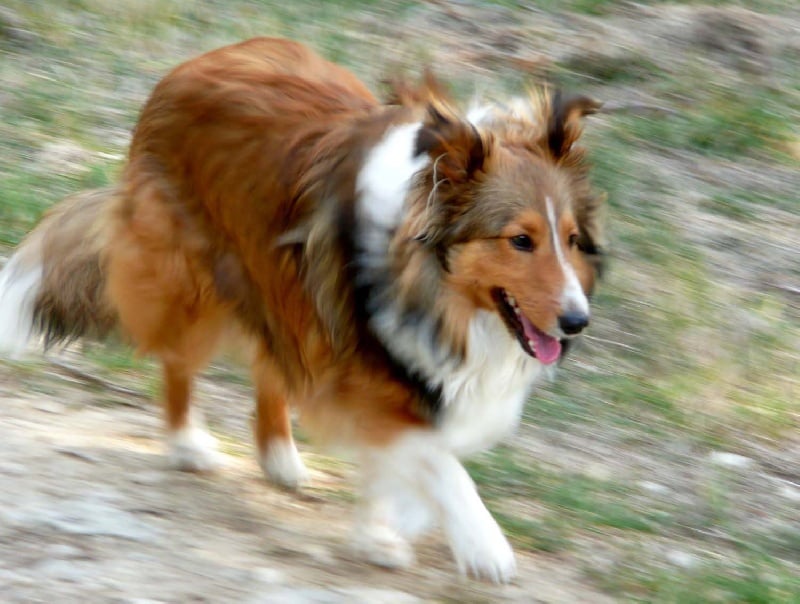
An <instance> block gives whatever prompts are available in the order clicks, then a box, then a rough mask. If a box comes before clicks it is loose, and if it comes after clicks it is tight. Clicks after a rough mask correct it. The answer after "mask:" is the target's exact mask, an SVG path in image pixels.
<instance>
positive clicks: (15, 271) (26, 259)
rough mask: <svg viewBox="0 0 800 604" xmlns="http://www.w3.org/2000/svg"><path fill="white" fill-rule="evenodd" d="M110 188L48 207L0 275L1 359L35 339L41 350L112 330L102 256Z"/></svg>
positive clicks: (113, 197)
mask: <svg viewBox="0 0 800 604" xmlns="http://www.w3.org/2000/svg"><path fill="white" fill-rule="evenodd" d="M119 199H120V194H119V192H118V190H117V189H116V188H105V189H95V190H91V191H85V192H82V193H78V194H76V195H72V196H70V197H68V198H66V199H65V200H64V201H62V202H61V203H59V204H57V205H56V206H54V207H53V208H52V209H51V210H50V211H49V212H48V213H47V214H46V215H45V217H44V218H43V219H42V221H41V222H40V223H39V224H38V225H37V226H36V228H35V229H34V230H33V231H31V232H30V233H29V234H28V236H27V237H26V238H25V240H24V241H23V242H22V243H21V244H20V246H19V247H18V248H17V249H16V251H15V252H14V254H13V255H12V256H11V258H10V259H9V261H8V262H7V263H6V265H5V267H3V270H2V271H0V353H3V354H11V355H17V354H19V353H21V352H22V351H23V350H24V348H25V346H26V344H27V343H28V341H29V340H30V338H31V337H32V336H33V335H35V334H41V335H42V336H43V337H44V343H45V346H46V347H47V346H50V345H52V344H54V343H57V342H60V341H64V340H71V339H73V338H77V337H81V336H89V337H103V336H105V335H106V334H107V333H108V332H109V331H111V330H112V329H113V328H114V326H115V324H116V316H115V313H114V310H113V308H111V306H110V305H109V304H108V302H107V301H106V297H105V293H104V292H105V272H104V270H103V263H104V261H103V255H104V254H103V250H104V248H105V245H106V241H107V237H108V227H109V224H110V214H111V211H112V210H113V208H114V206H115V205H116V203H117V202H118V201H119Z"/></svg>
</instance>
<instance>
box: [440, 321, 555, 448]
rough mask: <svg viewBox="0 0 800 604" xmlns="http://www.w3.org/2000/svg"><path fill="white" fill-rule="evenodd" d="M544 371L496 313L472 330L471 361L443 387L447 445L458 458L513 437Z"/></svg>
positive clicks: (442, 422)
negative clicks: (537, 381)
mask: <svg viewBox="0 0 800 604" xmlns="http://www.w3.org/2000/svg"><path fill="white" fill-rule="evenodd" d="M541 372H542V365H541V364H540V363H539V362H538V361H537V360H536V359H533V358H531V357H530V356H528V355H527V354H525V352H524V351H523V350H522V348H521V347H520V345H519V344H518V343H517V342H516V340H514V338H513V337H512V336H511V335H510V334H509V333H508V330H507V329H506V327H505V326H504V325H503V323H502V320H501V319H500V317H498V316H497V315H496V314H494V313H489V312H484V311H482V312H479V313H478V314H477V315H476V316H475V318H474V319H473V320H472V323H471V324H470V334H469V342H468V353H467V359H466V360H465V362H464V363H463V364H461V365H460V366H459V367H458V368H457V369H454V370H451V371H448V372H447V375H446V376H445V378H444V380H443V381H442V387H443V395H444V399H445V409H444V410H443V412H442V416H441V418H440V423H439V434H440V437H441V438H442V439H444V445H445V446H446V447H447V448H448V449H449V450H450V451H452V452H453V453H455V454H456V455H458V456H464V455H469V454H472V453H475V452H477V451H480V450H482V449H486V448H488V447H491V446H492V445H494V444H495V443H497V442H498V441H499V440H500V439H501V438H503V437H504V436H506V435H507V434H509V433H510V432H511V431H513V430H514V429H515V428H516V426H517V424H518V423H519V419H520V416H521V414H522V407H523V405H524V403H525V399H526V397H527V396H528V394H529V392H530V390H531V387H532V386H533V383H534V382H535V381H536V379H537V378H538V377H539V375H540V374H541Z"/></svg>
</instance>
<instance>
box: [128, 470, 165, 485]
mask: <svg viewBox="0 0 800 604" xmlns="http://www.w3.org/2000/svg"><path fill="white" fill-rule="evenodd" d="M130 479H131V482H133V483H135V484H140V485H143V486H152V485H156V484H161V483H163V482H164V472H156V471H150V472H137V473H135V474H131V476H130Z"/></svg>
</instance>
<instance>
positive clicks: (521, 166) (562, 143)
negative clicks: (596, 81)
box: [412, 93, 603, 364]
mask: <svg viewBox="0 0 800 604" xmlns="http://www.w3.org/2000/svg"><path fill="white" fill-rule="evenodd" d="M598 106H599V105H598V104H597V103H596V102H594V101H592V100H590V99H587V98H585V97H573V98H562V97H561V96H559V95H554V96H551V95H549V94H547V93H537V94H532V95H531V97H530V99H527V100H525V101H524V102H520V103H518V105H516V106H514V107H511V108H509V107H504V108H497V107H492V108H488V109H482V110H476V111H475V112H473V113H471V114H470V116H469V118H468V119H464V118H460V117H458V116H457V114H456V113H455V112H453V111H451V110H450V109H449V108H448V107H447V105H446V104H439V105H437V104H436V103H429V104H428V109H427V118H426V119H425V121H424V124H423V127H422V128H421V129H420V131H419V133H418V136H417V141H416V144H417V152H418V153H425V154H428V156H429V159H430V162H429V168H428V169H427V170H426V171H425V172H424V175H423V179H422V182H421V184H420V186H419V189H418V195H417V200H418V201H417V212H416V213H414V214H415V219H414V220H413V221H412V224H413V229H414V230H415V231H416V234H415V235H414V236H415V238H416V241H417V242H418V243H419V244H420V245H421V246H422V247H423V248H424V249H425V250H426V251H427V252H428V253H430V254H431V255H433V256H435V257H436V259H437V260H438V262H439V264H440V266H441V269H442V271H443V274H444V280H445V282H446V284H447V288H448V289H449V290H450V292H451V293H455V294H456V295H457V297H458V298H460V299H461V300H462V301H464V300H466V301H468V302H469V304H470V305H471V306H472V307H473V308H479V309H484V310H490V311H493V312H496V313H497V314H498V315H500V317H502V319H503V321H504V322H505V324H506V325H507V327H508V328H509V330H510V331H511V332H512V333H513V334H514V335H515V336H516V338H517V340H518V341H519V343H520V346H521V347H522V348H523V349H524V351H525V352H526V353H528V354H529V355H531V356H534V357H536V358H538V359H539V360H540V361H541V362H542V363H544V364H550V363H553V362H555V361H556V360H558V359H559V357H560V356H561V353H562V343H563V342H564V341H565V340H568V339H570V338H572V337H574V336H575V335H577V334H579V333H580V332H581V331H582V330H583V329H584V328H585V327H586V326H587V325H588V323H589V320H590V311H589V301H588V299H589V296H590V294H591V292H592V290H593V288H594V285H595V279H596V277H597V274H598V271H599V254H600V252H601V248H602V231H601V220H600V211H601V206H602V205H603V204H602V202H603V197H602V196H600V195H596V194H594V193H593V192H592V191H591V189H590V186H589V183H588V178H587V167H586V165H585V161H584V152H583V150H582V149H581V148H580V147H579V146H578V145H577V144H576V143H577V141H578V139H579V137H580V135H581V131H582V127H581V118H582V117H583V116H584V115H587V114H589V113H594V112H595V111H596V110H597V108H598Z"/></svg>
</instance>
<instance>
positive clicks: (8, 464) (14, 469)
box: [0, 461, 28, 476]
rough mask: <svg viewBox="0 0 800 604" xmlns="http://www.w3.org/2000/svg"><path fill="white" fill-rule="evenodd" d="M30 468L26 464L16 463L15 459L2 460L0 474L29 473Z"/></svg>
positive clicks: (18, 474) (15, 474) (16, 474)
mask: <svg viewBox="0 0 800 604" xmlns="http://www.w3.org/2000/svg"><path fill="white" fill-rule="evenodd" d="M27 472H28V470H27V468H26V467H25V465H24V464H21V463H16V462H14V461H3V462H0V474H5V475H6V476H22V475H24V474H27Z"/></svg>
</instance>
